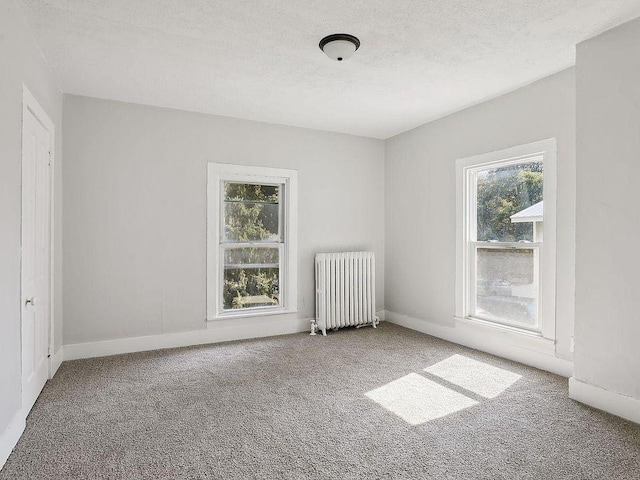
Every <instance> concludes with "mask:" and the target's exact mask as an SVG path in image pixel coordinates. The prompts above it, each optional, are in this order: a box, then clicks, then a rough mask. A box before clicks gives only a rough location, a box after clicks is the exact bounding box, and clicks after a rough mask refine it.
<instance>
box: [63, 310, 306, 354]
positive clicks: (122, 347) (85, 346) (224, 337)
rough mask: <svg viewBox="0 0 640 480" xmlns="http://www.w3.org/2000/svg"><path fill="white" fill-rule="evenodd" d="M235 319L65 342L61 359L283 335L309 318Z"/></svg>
mask: <svg viewBox="0 0 640 480" xmlns="http://www.w3.org/2000/svg"><path fill="white" fill-rule="evenodd" d="M238 320H239V319H233V320H221V321H212V322H208V325H207V328H205V329H202V330H195V331H189V332H179V333H165V334H160V335H148V336H143V337H131V338H119V339H115V340H104V341H99V342H88V343H75V344H69V345H65V346H64V359H65V360H76V359H79V358H93V357H106V356H108V355H118V354H121V353H133V352H145V351H148V350H161V349H164V348H175V347H188V346H191V345H204V344H208V343H219V342H228V341H232V340H245V339H249V338H259V337H270V336H274V335H286V334H289V333H299V332H305V331H309V330H310V319H308V318H303V319H300V318H279V319H274V318H273V317H271V318H269V317H254V318H253V319H251V320H250V321H246V322H242V321H238Z"/></svg>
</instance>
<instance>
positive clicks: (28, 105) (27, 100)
mask: <svg viewBox="0 0 640 480" xmlns="http://www.w3.org/2000/svg"><path fill="white" fill-rule="evenodd" d="M27 115H33V116H34V117H35V119H36V120H37V121H38V122H40V124H41V125H42V126H43V127H44V128H45V129H46V130H47V132H48V133H49V165H50V168H49V182H50V185H49V192H50V194H49V209H50V211H49V290H50V291H49V299H50V301H49V342H48V378H49V379H51V378H53V375H54V374H55V370H54V364H53V360H54V334H55V333H54V332H55V330H54V325H55V322H54V313H55V307H54V305H55V288H54V285H55V281H54V280H55V272H54V265H55V258H54V253H55V248H54V247H55V242H54V232H55V230H54V223H55V219H54V212H55V209H54V202H55V194H54V184H55V182H54V177H55V175H54V172H55V135H56V126H55V124H54V123H53V121H52V120H51V117H49V115H48V114H47V112H46V111H45V110H44V108H42V106H41V105H40V103H39V102H38V101H37V100H36V97H35V96H34V95H33V94H32V93H31V91H30V90H29V89H28V88H27V86H26V85H25V84H23V85H22V125H21V128H22V132H21V135H23V134H24V120H25V118H26V116H27ZM23 168H24V151H21V154H20V179H21V180H20V192H21V200H20V224H21V225H22V220H23V217H22V215H23V201H24V199H23V198H22V192H23V190H24V189H23V185H22V171H23ZM22 241H23V238H22V227H20V252H21V253H20V377H21V392H23V391H24V381H25V379H24V376H23V374H24V373H23V371H22V361H23V355H24V353H23V352H22V347H23V343H22V341H23V340H22V328H23V317H22V313H23V305H22ZM21 397H22V402H24V393H21ZM22 407H23V408H24V405H22Z"/></svg>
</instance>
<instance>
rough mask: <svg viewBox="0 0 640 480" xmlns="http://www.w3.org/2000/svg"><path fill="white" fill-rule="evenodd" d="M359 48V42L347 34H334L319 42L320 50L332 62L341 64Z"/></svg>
mask: <svg viewBox="0 0 640 480" xmlns="http://www.w3.org/2000/svg"><path fill="white" fill-rule="evenodd" d="M358 48H360V40H358V38H357V37H354V36H353V35H349V34H348V33H334V34H333V35H328V36H326V37H324V38H323V39H322V40H320V50H322V51H323V52H324V53H325V54H326V55H327V57H329V58H330V59H332V60H337V61H338V62H341V61H343V60H346V59H347V58H349V57H350V56H351V55H353V53H354V52H355V51H356V50H358Z"/></svg>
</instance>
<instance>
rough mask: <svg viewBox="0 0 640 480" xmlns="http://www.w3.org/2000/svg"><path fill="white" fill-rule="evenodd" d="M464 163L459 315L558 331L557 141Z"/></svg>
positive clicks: (460, 166) (521, 327) (460, 175)
mask: <svg viewBox="0 0 640 480" xmlns="http://www.w3.org/2000/svg"><path fill="white" fill-rule="evenodd" d="M457 170H458V172H457V173H458V191H459V194H458V210H459V211H458V267H457V268H458V275H457V278H458V285H457V297H458V298H457V302H456V303H457V305H456V316H457V317H462V318H465V319H468V320H475V321H478V322H483V323H485V324H490V325H494V326H501V327H504V328H508V329H512V330H517V331H521V332H529V333H532V334H537V335H542V336H544V337H546V338H554V336H555V140H546V141H542V142H536V143H534V144H530V145H524V146H522V147H516V148H513V149H509V150H505V151H502V152H494V153H490V154H486V155H480V156H477V157H472V158H468V159H461V160H458V163H457ZM545 237H546V238H545Z"/></svg>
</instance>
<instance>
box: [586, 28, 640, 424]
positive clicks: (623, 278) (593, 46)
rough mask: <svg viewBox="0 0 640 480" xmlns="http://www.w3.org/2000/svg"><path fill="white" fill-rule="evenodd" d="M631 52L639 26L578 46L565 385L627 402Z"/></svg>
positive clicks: (636, 158) (634, 65)
mask: <svg viewBox="0 0 640 480" xmlns="http://www.w3.org/2000/svg"><path fill="white" fill-rule="evenodd" d="M639 45H640V20H634V21H632V22H630V23H627V24H625V25H622V26H620V27H618V28H616V29H613V30H610V31H608V32H606V33H604V34H602V35H600V36H598V37H596V38H594V39H591V40H588V41H586V42H584V43H581V44H580V45H579V46H578V51H577V66H576V68H577V73H578V77H577V125H578V134H577V152H578V158H579V162H578V177H577V205H578V209H577V237H576V247H577V250H576V263H577V268H576V331H575V339H576V348H575V372H574V378H575V379H577V380H579V381H581V382H584V383H587V384H590V385H594V386H596V387H600V388H602V389H605V390H610V391H613V392H616V393H620V394H623V395H627V396H631V397H636V398H640V353H639V352H640V314H639V313H638V312H639V311H640V308H639V304H638V298H639V292H640V254H639V253H638V251H637V245H638V242H639V241H640V200H639V198H640V54H639V52H640V50H639ZM638 405H639V406H640V404H638ZM636 418H640V413H637V415H636ZM636 421H637V420H636Z"/></svg>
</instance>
